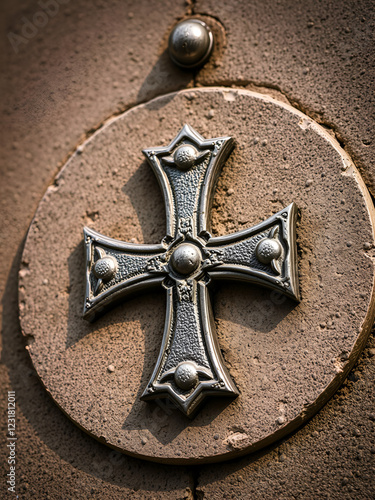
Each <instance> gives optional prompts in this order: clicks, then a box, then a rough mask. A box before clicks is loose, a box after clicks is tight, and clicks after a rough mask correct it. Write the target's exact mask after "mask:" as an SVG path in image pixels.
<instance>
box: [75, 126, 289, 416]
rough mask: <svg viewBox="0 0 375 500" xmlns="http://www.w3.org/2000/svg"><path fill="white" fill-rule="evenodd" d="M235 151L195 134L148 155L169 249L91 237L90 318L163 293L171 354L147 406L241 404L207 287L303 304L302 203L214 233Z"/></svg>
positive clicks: (188, 409)
mask: <svg viewBox="0 0 375 500" xmlns="http://www.w3.org/2000/svg"><path fill="white" fill-rule="evenodd" d="M232 148H233V140H232V138H231V137H219V138H216V139H209V140H206V139H204V138H203V137H202V136H201V135H199V134H198V133H197V132H196V131H195V130H193V129H192V128H191V127H190V126H189V125H185V126H184V127H183V128H182V130H181V131H180V133H179V134H178V135H177V137H176V138H175V139H173V141H172V142H171V143H170V144H169V146H167V147H157V148H152V149H145V150H144V151H143V153H144V155H145V156H146V158H147V160H148V162H149V164H150V165H151V167H152V169H153V171H154V173H155V175H156V177H157V179H158V181H159V184H160V187H161V189H162V192H163V196H164V201H165V205H166V218H167V231H166V236H165V238H164V239H163V240H162V242H161V243H160V244H159V245H138V244H133V243H125V242H122V241H118V240H115V239H112V238H108V237H107V236H103V235H101V234H99V233H97V232H96V231H93V230H92V229H90V228H87V227H85V228H84V243H85V252H86V297H85V305H84V318H85V319H88V320H93V319H95V317H96V316H97V315H98V313H101V312H103V310H104V309H105V308H106V307H107V306H109V305H112V304H113V303H114V302H117V301H118V300H119V299H122V298H123V297H124V296H128V295H130V294H133V293H134V292H139V291H142V290H146V289H148V288H149V287H151V286H155V285H162V286H163V287H164V288H165V290H166V294H167V310H166V319H165V327H164V334H163V340H162V345H161V348H160V353H159V357H158V359H157V362H156V366H155V369H154V372H153V374H152V376H151V379H150V382H149V383H148V385H147V387H146V389H145V391H144V393H143V395H142V398H141V399H142V400H149V399H157V398H169V399H170V400H172V401H173V402H174V403H176V404H177V406H178V407H179V408H180V410H182V412H183V413H185V414H186V415H188V416H192V415H193V413H194V412H195V411H196V410H197V408H198V406H199V405H200V404H201V403H202V402H203V400H204V399H205V398H206V397H207V396H232V397H236V396H238V394H239V392H238V389H237V388H236V386H235V384H234V382H233V380H232V379H231V377H230V375H229V372H228V370H227V369H226V367H225V365H224V361H223V358H222V356H221V352H220V348H219V345H218V341H217V337H216V333H215V324H214V320H213V314H212V310H211V304H210V298H209V294H208V288H207V285H208V284H209V283H210V281H211V280H216V279H233V280H241V281H247V282H250V283H254V284H257V285H262V286H266V287H269V288H272V289H275V290H278V291H279V292H281V293H282V294H285V295H286V296H288V297H291V298H292V299H295V300H297V301H298V300H299V291H298V276H297V255H296V242H295V223H296V215H297V208H296V205H295V204H294V203H292V204H291V205H289V206H288V207H286V208H284V210H281V211H280V212H278V213H277V214H275V215H273V216H272V217H270V218H269V219H267V220H266V221H264V222H261V223H260V224H257V225H256V226H253V227H251V228H249V229H245V230H243V231H239V232H237V233H234V234H230V235H227V236H219V237H212V236H211V234H210V233H209V231H208V229H209V209H210V201H211V198H212V191H213V188H214V185H215V182H216V179H217V177H218V174H219V169H220V168H221V165H222V164H223V162H224V161H225V159H226V158H227V157H228V155H229V153H230V152H231V150H232Z"/></svg>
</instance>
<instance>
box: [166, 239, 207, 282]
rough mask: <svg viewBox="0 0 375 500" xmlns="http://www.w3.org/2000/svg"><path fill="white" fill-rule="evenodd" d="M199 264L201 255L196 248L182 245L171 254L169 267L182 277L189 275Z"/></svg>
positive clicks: (188, 244) (187, 244)
mask: <svg viewBox="0 0 375 500" xmlns="http://www.w3.org/2000/svg"><path fill="white" fill-rule="evenodd" d="M200 263H201V255H200V252H199V250H198V248H197V247H196V246H195V245H191V244H190V243H183V244H182V245H180V246H179V247H177V248H176V250H175V251H174V252H173V254H172V257H171V265H172V267H173V269H174V270H175V271H176V272H177V273H179V274H183V275H185V276H186V275H188V274H191V273H192V272H193V271H195V270H196V269H197V268H198V266H199V264H200Z"/></svg>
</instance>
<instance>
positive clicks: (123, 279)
mask: <svg viewBox="0 0 375 500" xmlns="http://www.w3.org/2000/svg"><path fill="white" fill-rule="evenodd" d="M83 235H84V245H85V256H86V293H85V302H84V306H83V317H84V318H85V319H87V320H89V321H93V320H94V319H96V318H97V317H98V316H99V315H100V314H101V313H103V312H105V311H106V310H107V308H108V307H109V306H113V305H115V304H117V303H118V302H119V301H120V300H121V299H122V298H124V297H126V296H128V295H132V294H134V293H136V292H141V291H143V290H146V289H147V288H150V287H153V286H157V285H161V283H162V282H163V280H164V278H165V274H166V273H165V270H164V264H165V262H166V257H165V253H166V246H165V245H164V244H159V245H138V244H134V243H126V242H124V241H119V240H115V239H113V238H108V237H107V236H104V235H102V234H100V233H97V232H96V231H94V230H93V229H90V228H88V227H85V228H84V230H83Z"/></svg>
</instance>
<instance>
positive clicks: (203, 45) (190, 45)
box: [168, 19, 214, 68]
mask: <svg viewBox="0 0 375 500" xmlns="http://www.w3.org/2000/svg"><path fill="white" fill-rule="evenodd" d="M213 42H214V38H213V35H212V32H211V30H210V28H209V27H208V26H207V24H206V23H204V22H203V21H201V20H199V19H187V20H185V21H181V22H180V23H178V24H177V25H176V26H175V27H174V28H173V30H172V32H171V34H170V35H169V42H168V48H169V55H170V57H171V59H172V61H173V62H174V63H175V64H177V65H178V66H181V67H182V68H195V67H197V66H200V65H201V64H203V63H204V62H205V61H206V60H207V59H208V57H209V56H210V54H211V51H212V47H213Z"/></svg>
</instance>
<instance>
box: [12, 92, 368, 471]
mask: <svg viewBox="0 0 375 500" xmlns="http://www.w3.org/2000/svg"><path fill="white" fill-rule="evenodd" d="M210 92H218V93H220V94H223V95H226V96H229V97H230V96H233V97H234V98H235V96H236V95H239V96H248V97H249V98H251V99H256V100H258V101H262V102H264V103H268V104H271V105H275V106H277V107H278V108H282V109H284V110H286V111H289V112H290V113H291V114H292V115H294V116H296V117H298V118H299V119H300V122H301V125H300V126H301V128H303V127H309V128H310V129H312V130H313V131H314V132H315V133H316V134H317V135H318V136H321V137H323V138H324V140H325V141H327V143H329V144H330V146H331V147H332V149H333V150H335V152H336V153H337V154H338V155H339V156H340V157H341V161H342V174H343V175H347V176H349V177H351V178H352V179H353V180H354V181H355V182H356V184H357V189H358V194H357V196H362V198H363V200H364V201H365V203H366V208H367V211H368V220H367V222H366V224H369V225H370V226H372V231H374V226H375V211H374V208H373V206H372V201H371V198H370V195H369V193H368V191H367V188H366V186H365V184H364V181H363V180H362V178H361V176H360V174H359V172H358V170H357V168H356V167H355V165H354V163H353V162H352V161H351V159H350V157H349V156H348V155H347V153H346V152H345V151H344V150H343V149H342V148H341V147H340V145H339V144H338V142H337V141H336V139H335V138H334V137H332V136H331V135H330V134H329V133H328V132H327V131H326V130H325V129H324V128H323V127H321V126H320V125H319V124H317V123H316V122H314V121H313V120H312V119H311V118H309V117H308V116H306V115H305V114H303V113H302V112H300V111H298V110H296V109H295V108H293V107H292V106H290V105H289V104H286V103H284V102H280V101H277V100H276V99H274V98H272V97H269V96H266V95H263V94H259V93H256V92H252V91H247V90H241V89H234V88H223V87H211V88H209V87H207V88H203V89H202V88H197V89H196V88H194V89H187V90H183V91H179V92H173V93H170V94H166V95H163V96H160V97H157V98H155V99H153V100H151V101H149V102H147V103H146V104H141V105H137V106H135V107H134V108H131V109H130V110H128V111H126V112H125V113H123V114H121V115H119V116H116V117H115V118H113V119H111V120H108V122H107V123H106V125H105V126H104V127H103V128H101V129H99V130H98V131H96V132H95V133H94V134H93V135H92V136H91V137H90V138H89V139H88V140H87V141H86V142H85V143H84V144H83V145H82V146H80V147H79V150H77V151H76V153H75V154H74V155H73V156H72V157H71V158H70V159H69V161H68V162H67V163H66V164H65V165H64V167H63V168H62V170H61V171H60V173H59V174H58V176H57V179H59V178H60V177H61V176H62V175H63V174H64V172H65V171H66V170H67V169H68V168H69V166H70V165H71V164H72V163H73V162H75V161H76V160H77V158H78V157H80V155H81V152H82V150H84V148H85V147H87V146H88V145H89V144H90V143H91V142H93V141H94V140H95V138H96V137H97V135H98V134H102V133H103V132H105V131H106V130H107V129H109V128H110V127H111V125H112V124H113V123H114V122H116V121H117V120H122V119H124V118H126V117H127V116H131V115H132V114H133V113H134V112H137V110H139V109H142V110H145V109H147V106H149V105H150V103H155V104H156V103H161V102H162V101H163V100H165V99H167V100H168V101H170V100H171V98H173V99H176V98H177V97H178V96H186V95H189V94H193V95H194V94H197V93H199V94H200V95H201V96H203V95H204V94H205V93H210ZM173 99H172V101H173ZM228 100H230V99H228ZM149 109H151V111H150V112H152V109H154V108H149ZM202 115H203V112H202ZM223 134H225V130H223ZM50 195H53V190H49V189H47V192H46V194H45V195H44V197H43V198H42V200H41V202H40V204H39V206H38V209H37V212H36V216H35V218H34V220H35V219H36V218H37V216H38V215H39V214H40V212H41V211H43V209H44V206H45V205H46V203H48V198H49V196H50ZM33 224H34V221H33V222H32V224H31V226H30V228H32V227H33ZM31 234H32V231H31V230H29V233H28V236H27V239H26V242H25V248H24V254H23V257H25V253H27V249H28V246H29V245H30V244H32V243H31V239H32V236H31ZM372 244H374V242H373V241H372ZM20 285H21V277H20ZM82 297H83V291H82ZM368 299H369V300H368V308H367V310H366V314H365V316H364V318H363V321H362V326H361V330H360V332H359V333H358V335H357V337H356V341H355V343H354V344H353V345H352V349H351V351H350V353H349V355H348V359H347V360H346V362H345V365H344V367H343V369H342V371H340V372H338V373H337V374H336V376H334V377H333V378H332V380H331V382H330V383H329V384H328V385H327V386H326V387H325V389H324V390H323V392H321V393H320V395H319V397H317V399H316V400H315V401H313V402H312V403H311V404H309V406H307V407H306V408H304V410H303V411H302V410H301V412H300V413H299V414H298V415H297V416H296V417H295V418H293V419H292V420H289V421H288V422H287V423H286V424H285V425H283V426H282V427H280V428H278V429H277V430H275V431H274V432H272V433H270V434H268V435H267V436H265V437H264V438H263V439H260V440H258V441H256V442H249V441H248V442H245V443H244V445H243V446H242V447H240V448H237V449H231V450H228V451H225V452H223V453H220V454H217V455H204V454H203V453H202V454H200V455H199V456H195V457H193V458H191V457H186V456H185V457H181V456H178V455H176V453H175V454H173V455H169V456H165V455H163V453H162V451H163V447H161V448H160V450H159V451H158V452H155V453H154V454H147V453H145V452H144V451H143V450H142V447H141V445H139V447H138V448H137V449H135V448H134V447H133V448H128V449H126V448H125V447H120V446H118V445H116V443H114V442H110V441H108V439H107V438H105V439H104V438H103V437H102V436H101V435H98V434H95V433H93V432H91V431H90V430H88V429H87V428H85V424H84V422H83V421H82V420H77V419H76V418H74V416H73V415H72V413H71V412H70V411H69V409H68V408H66V407H64V406H63V405H62V404H61V403H60V398H59V397H58V396H59V395H56V393H55V391H54V390H52V391H51V388H50V387H49V386H48V385H46V384H45V380H44V376H43V370H42V369H41V365H39V364H38V362H40V359H39V360H38V362H35V361H36V359H34V357H33V353H32V347H33V343H31V344H30V346H28V350H29V353H30V356H31V359H32V362H33V364H34V367H35V369H36V371H37V372H38V374H39V376H40V379H41V381H42V383H43V384H44V385H45V387H46V389H47V390H48V392H49V393H50V394H51V396H52V398H53V399H54V401H55V402H56V404H57V405H58V406H59V407H60V408H61V409H62V411H63V412H64V413H65V414H66V415H67V416H68V417H69V418H70V419H71V420H72V421H73V422H75V423H76V424H77V425H78V426H79V427H80V428H82V429H84V430H85V431H86V432H87V433H88V434H90V435H91V436H93V437H94V438H96V439H98V440H99V441H100V442H103V439H104V441H105V443H106V444H107V445H108V446H110V447H111V448H113V449H116V450H118V451H121V452H124V453H126V454H128V455H130V456H134V457H137V458H142V459H145V460H150V461H154V462H162V463H169V464H184V465H186V464H197V463H213V462H219V461H225V460H229V459H232V458H235V457H240V456H243V455H246V454H249V453H252V452H255V451H258V450H259V449H261V448H263V447H265V446H268V445H270V444H272V443H274V442H275V441H277V440H279V439H281V438H283V437H285V436H286V435H288V434H289V433H291V432H292V431H294V430H295V429H296V428H297V427H299V426H300V425H302V424H303V423H304V422H306V421H307V420H308V419H309V418H311V417H312V416H313V415H314V414H315V413H316V412H317V411H318V410H319V409H320V408H321V407H322V406H323V405H324V404H325V403H326V402H327V401H328V400H329V399H330V397H331V396H332V395H333V394H334V392H335V391H336V390H337V389H338V388H339V386H340V385H341V384H342V382H343V380H344V379H345V378H346V376H347V375H348V373H349V371H350V370H351V369H352V367H353V365H354V363H355V361H356V360H357V358H358V356H359V354H360V353H361V351H362V349H363V348H364V346H365V343H366V341H367V338H368V335H369V333H370V331H371V327H372V325H373V322H374V317H375V300H374V284H373V281H372V291H371V296H370V297H368ZM23 300H24V299H23ZM21 302H22V300H21V298H20V299H19V304H20V322H21V328H22V332H23V334H24V335H26V336H28V335H33V334H34V332H33V330H32V329H30V328H29V325H28V324H27V318H28V316H27V314H24V313H22V309H23V307H21V305H22V304H21ZM35 342H37V339H36V340H35ZM41 363H43V362H42V361H41ZM41 370H42V371H41Z"/></svg>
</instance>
